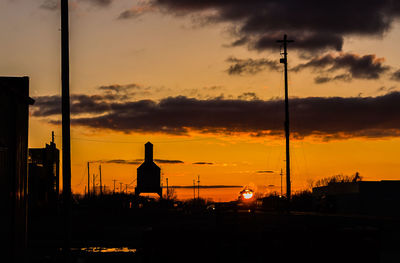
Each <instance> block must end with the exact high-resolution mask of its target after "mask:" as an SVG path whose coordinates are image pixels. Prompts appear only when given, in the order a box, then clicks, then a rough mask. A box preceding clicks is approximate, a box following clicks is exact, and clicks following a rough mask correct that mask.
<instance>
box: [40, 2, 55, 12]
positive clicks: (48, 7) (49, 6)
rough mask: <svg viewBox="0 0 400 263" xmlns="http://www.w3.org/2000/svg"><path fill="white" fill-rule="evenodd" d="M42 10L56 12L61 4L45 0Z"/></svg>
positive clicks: (41, 6)
mask: <svg viewBox="0 0 400 263" xmlns="http://www.w3.org/2000/svg"><path fill="white" fill-rule="evenodd" d="M40 8H42V9H46V10H50V11H54V10H57V9H58V8H59V4H58V1H57V0H44V1H43V2H42V4H41V5H40Z"/></svg>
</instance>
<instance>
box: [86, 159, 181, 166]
mask: <svg viewBox="0 0 400 263" xmlns="http://www.w3.org/2000/svg"><path fill="white" fill-rule="evenodd" d="M143 161H144V160H143V159H135V160H124V159H114V160H98V161H91V163H114V164H128V165H139V164H141V163H143ZM154 161H156V162H158V163H162V164H182V163H184V162H183V161H181V160H166V159H154Z"/></svg>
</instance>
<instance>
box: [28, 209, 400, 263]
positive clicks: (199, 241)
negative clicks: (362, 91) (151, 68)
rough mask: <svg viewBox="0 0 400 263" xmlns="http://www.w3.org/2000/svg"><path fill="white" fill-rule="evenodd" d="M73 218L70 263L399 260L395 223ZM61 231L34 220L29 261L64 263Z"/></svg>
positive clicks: (134, 215) (161, 213)
mask: <svg viewBox="0 0 400 263" xmlns="http://www.w3.org/2000/svg"><path fill="white" fill-rule="evenodd" d="M72 219H73V220H72V240H73V245H72V246H73V247H74V248H77V249H75V250H73V251H72V262H112V263H118V262H385V263H386V262H400V224H399V223H400V220H399V219H396V218H378V217H362V216H339V215H326V214H311V213H309V214H306V213H295V212H292V213H290V214H288V213H274V212H265V211H261V210H257V211H255V212H254V213H252V212H251V213H249V212H248V211H247V210H239V211H237V212H235V211H233V210H220V211H218V209H217V210H211V211H205V210H203V211H191V212H188V211H176V210H154V209H153V210H147V209H126V210H118V211H117V210H114V209H104V208H102V209H100V208H91V209H88V208H85V209H79V210H78V209H75V210H74V213H73V217H72ZM61 230H62V223H61V221H60V218H59V217H57V216H49V215H44V214H43V215H41V216H36V217H35V218H34V219H33V220H32V221H31V224H30V233H29V240H30V241H29V248H30V254H29V258H30V261H29V262H62V257H61V253H60V249H59V248H60V247H61V246H62V243H61V236H62V235H61V233H62V232H61ZM88 247H109V248H115V247H117V248H118V247H127V248H131V249H135V250H130V252H124V253H123V252H108V253H105V252H104V253H100V252H85V251H81V250H80V249H79V248H88Z"/></svg>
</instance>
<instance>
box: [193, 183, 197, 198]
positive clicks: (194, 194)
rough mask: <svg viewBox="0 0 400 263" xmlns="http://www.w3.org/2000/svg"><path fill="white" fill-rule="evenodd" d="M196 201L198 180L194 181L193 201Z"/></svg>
mask: <svg viewBox="0 0 400 263" xmlns="http://www.w3.org/2000/svg"><path fill="white" fill-rule="evenodd" d="M195 199H196V180H194V179H193V200H195Z"/></svg>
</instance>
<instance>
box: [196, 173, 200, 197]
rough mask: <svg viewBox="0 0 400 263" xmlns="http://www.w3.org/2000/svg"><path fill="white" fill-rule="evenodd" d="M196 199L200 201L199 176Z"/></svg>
mask: <svg viewBox="0 0 400 263" xmlns="http://www.w3.org/2000/svg"><path fill="white" fill-rule="evenodd" d="M197 199H198V200H200V175H198V176H197Z"/></svg>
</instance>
